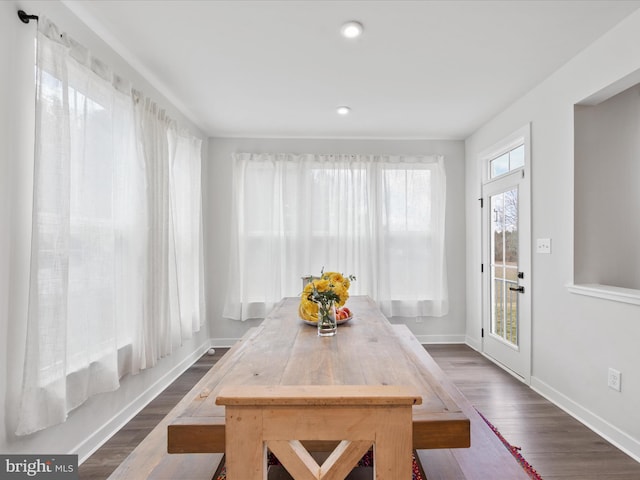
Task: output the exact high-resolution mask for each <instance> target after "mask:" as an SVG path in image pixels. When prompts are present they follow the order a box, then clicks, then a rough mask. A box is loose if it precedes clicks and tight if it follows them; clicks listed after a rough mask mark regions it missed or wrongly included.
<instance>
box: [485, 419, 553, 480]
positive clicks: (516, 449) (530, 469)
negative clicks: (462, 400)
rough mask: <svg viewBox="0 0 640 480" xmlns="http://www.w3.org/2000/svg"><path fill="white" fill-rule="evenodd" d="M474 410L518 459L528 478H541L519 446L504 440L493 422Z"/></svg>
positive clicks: (537, 479)
mask: <svg viewBox="0 0 640 480" xmlns="http://www.w3.org/2000/svg"><path fill="white" fill-rule="evenodd" d="M476 412H478V415H480V417H481V418H482V419H483V420H484V421H485V423H486V424H487V425H488V426H489V428H490V429H491V430H493V433H495V434H496V436H497V437H498V438H499V439H500V441H501V442H502V443H503V445H504V446H505V447H507V449H508V450H509V451H510V452H511V455H513V456H514V457H515V459H516V460H517V461H518V463H519V464H520V466H521V467H522V468H523V469H524V471H525V472H527V475H529V478H531V479H532V480H543V479H542V477H541V476H540V474H539V473H538V472H536V469H535V468H533V467H532V466H531V464H530V463H529V462H527V461H526V460H525V459H524V457H523V456H522V455H521V454H520V450H521V448H520V447H514V446H513V445H511V444H510V443H509V442H508V441H507V440H506V438H504V437H503V436H502V434H501V433H500V431H499V430H498V429H497V428H496V427H494V426H493V424H492V423H491V422H490V421H489V420H487V419H486V417H485V416H484V415H482V413H480V412H479V411H478V410H476Z"/></svg>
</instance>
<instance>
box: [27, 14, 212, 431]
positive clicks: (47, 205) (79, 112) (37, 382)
mask: <svg viewBox="0 0 640 480" xmlns="http://www.w3.org/2000/svg"><path fill="white" fill-rule="evenodd" d="M36 74H37V80H36V88H37V92H36V146H35V159H34V205H33V231H32V246H31V272H30V292H29V314H28V319H27V323H28V325H27V345H26V358H25V359H24V379H23V389H22V397H21V398H22V400H21V402H20V411H19V413H18V427H17V429H16V433H17V434H19V435H24V434H28V433H31V432H34V431H37V430H40V429H43V428H46V427H48V426H50V425H54V424H57V423H60V422H63V421H64V420H65V419H66V417H67V414H68V412H69V411H71V410H72V409H74V408H76V407H77V406H79V405H80V404H82V403H83V402H84V401H85V400H86V399H87V398H88V397H89V396H91V395H93V394H95V393H99V392H105V391H110V390H114V389H116V388H118V386H119V378H120V377H121V376H122V375H123V374H125V373H129V372H137V371H139V370H140V369H143V368H147V367H149V366H152V365H154V364H155V363H156V362H157V359H158V358H160V357H161V356H164V355H166V354H168V353H170V352H171V350H172V348H173V347H175V346H176V345H179V344H180V342H181V339H182V338H186V337H188V336H190V335H191V333H192V332H193V331H195V330H198V329H199V327H200V323H201V321H202V309H201V305H202V303H201V302H202V301H201V298H202V297H200V296H199V294H200V292H201V291H202V286H201V275H200V274H199V271H200V268H201V263H202V261H201V248H200V247H201V243H198V242H200V240H199V238H201V229H200V228H199V223H198V224H197V225H195V224H194V222H193V221H192V220H191V218H192V217H198V219H199V218H200V200H199V198H198V199H196V198H195V195H199V194H200V191H199V188H197V189H194V190H195V191H194V192H192V193H193V196H192V197H190V198H189V201H184V200H182V197H184V184H185V183H186V181H187V180H185V179H184V178H181V180H180V182H179V183H180V185H179V186H177V187H176V186H175V185H174V183H175V182H173V181H172V180H171V178H172V177H171V175H172V173H173V174H175V175H177V176H178V177H181V176H185V175H186V176H191V177H190V179H189V181H191V182H193V184H196V185H198V187H199V185H200V170H199V162H200V143H199V141H198V140H196V139H193V138H192V137H189V136H188V135H186V134H182V135H181V136H176V134H174V133H169V130H171V131H174V130H176V131H177V128H176V126H175V124H173V123H172V122H171V121H170V120H169V119H166V118H164V116H163V115H155V116H154V114H155V113H156V110H155V109H156V107H155V106H154V107H153V108H149V109H146V110H145V109H141V108H139V106H138V105H139V102H134V98H132V93H131V92H132V91H131V87H130V85H129V84H128V83H127V82H126V81H124V80H122V79H121V78H119V77H118V76H117V75H115V74H114V73H113V72H111V71H110V70H109V68H108V67H107V66H106V65H104V64H102V63H101V62H100V61H99V60H97V59H95V58H93V57H91V55H90V54H89V52H88V51H87V50H86V49H85V48H83V47H82V46H81V45H78V44H77V43H75V42H74V41H73V40H72V39H71V38H69V37H67V35H66V34H63V33H60V32H59V31H58V29H57V27H56V26H55V25H54V24H52V23H51V22H49V21H48V20H47V19H46V18H43V17H41V18H40V21H39V32H38V39H37V69H36ZM139 99H140V97H139V94H136V96H135V100H139ZM142 103H143V104H145V105H149V104H150V102H148V101H143V102H142ZM151 110H153V112H151ZM170 138H171V139H172V140H171V142H170ZM170 145H171V148H170ZM195 163H198V166H197V167H194V164H195ZM172 188H173V189H172ZM172 195H175V196H178V197H180V199H181V200H178V201H176V202H174V204H173V206H172V204H171V198H172ZM192 209H196V210H197V211H191V210H192ZM184 217H188V218H189V219H190V220H189V221H186V222H185V221H184V220H183V218H184ZM172 219H177V221H176V223H172ZM196 227H197V228H196ZM184 228H186V229H189V230H188V231H187V232H182V231H181V229H184ZM191 228H195V230H194V231H191ZM184 238H188V244H187V247H183V246H182V242H183V240H184ZM194 242H195V243H197V247H193V244H194ZM185 248H186V251H188V253H185ZM193 252H196V253H195V255H196V256H195V257H194V253H193ZM194 270H195V274H194V273H193V271H194ZM185 279H187V280H188V281H187V280H185ZM183 282H184V285H183ZM194 287H195V291H196V292H197V293H195V294H191V297H190V298H187V299H186V300H185V301H184V302H181V299H182V298H181V296H180V295H179V294H178V292H179V291H180V290H181V289H183V288H184V289H191V288H194ZM156 289H157V291H156ZM182 303H184V304H185V305H186V306H185V309H184V315H183V316H181V315H180V312H181V304H182ZM194 304H195V306H194ZM183 317H184V318H183ZM183 324H184V325H188V328H183V327H182V325H183ZM132 353H133V354H132Z"/></svg>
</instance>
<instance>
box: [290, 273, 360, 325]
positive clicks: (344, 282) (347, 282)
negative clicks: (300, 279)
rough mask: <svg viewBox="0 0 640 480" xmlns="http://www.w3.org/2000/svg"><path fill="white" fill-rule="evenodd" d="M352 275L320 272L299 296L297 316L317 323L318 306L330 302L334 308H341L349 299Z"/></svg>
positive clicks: (326, 304)
mask: <svg viewBox="0 0 640 480" xmlns="http://www.w3.org/2000/svg"><path fill="white" fill-rule="evenodd" d="M355 279H356V277H354V276H353V275H347V276H345V275H343V274H342V273H338V272H324V271H323V272H321V273H320V277H319V278H315V277H314V280H312V281H310V282H309V283H307V285H306V286H305V287H304V290H303V291H302V294H301V295H300V306H299V307H298V314H299V315H300V318H302V319H303V320H307V321H309V322H317V321H318V304H322V305H324V306H328V305H330V304H331V303H332V302H333V303H334V304H335V307H336V308H340V307H342V306H343V305H344V304H345V302H346V301H347V299H348V298H349V287H350V286H351V281H353V280H355Z"/></svg>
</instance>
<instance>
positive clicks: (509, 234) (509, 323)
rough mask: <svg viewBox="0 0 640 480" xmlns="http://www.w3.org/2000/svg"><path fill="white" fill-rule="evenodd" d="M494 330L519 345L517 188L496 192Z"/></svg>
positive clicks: (493, 202) (493, 216) (493, 201)
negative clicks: (515, 289) (516, 289)
mask: <svg viewBox="0 0 640 480" xmlns="http://www.w3.org/2000/svg"><path fill="white" fill-rule="evenodd" d="M490 208H491V257H492V258H491V269H490V272H491V282H490V285H491V289H492V291H491V333H492V334H494V335H497V336H499V337H500V338H502V339H503V340H505V341H507V342H509V343H511V344H514V345H518V292H517V291H514V290H511V288H517V287H518V189H517V188H516V189H513V190H509V191H507V192H503V193H499V194H497V195H493V196H491V198H490Z"/></svg>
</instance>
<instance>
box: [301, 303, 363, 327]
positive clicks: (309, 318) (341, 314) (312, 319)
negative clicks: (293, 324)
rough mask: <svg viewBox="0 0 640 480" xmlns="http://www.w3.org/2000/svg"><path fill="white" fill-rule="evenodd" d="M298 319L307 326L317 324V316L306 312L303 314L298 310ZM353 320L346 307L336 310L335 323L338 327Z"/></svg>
mask: <svg viewBox="0 0 640 480" xmlns="http://www.w3.org/2000/svg"><path fill="white" fill-rule="evenodd" d="M300 310H301V311H300V318H301V320H302V321H303V322H304V323H306V324H307V325H313V326H315V325H317V324H318V314H315V315H309V314H308V313H307V312H303V311H302V309H300ZM352 318H353V314H352V313H351V310H349V308H348V307H340V308H336V323H337V324H338V325H342V324H343V323H347V322H348V321H349V320H351V319H352Z"/></svg>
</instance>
